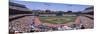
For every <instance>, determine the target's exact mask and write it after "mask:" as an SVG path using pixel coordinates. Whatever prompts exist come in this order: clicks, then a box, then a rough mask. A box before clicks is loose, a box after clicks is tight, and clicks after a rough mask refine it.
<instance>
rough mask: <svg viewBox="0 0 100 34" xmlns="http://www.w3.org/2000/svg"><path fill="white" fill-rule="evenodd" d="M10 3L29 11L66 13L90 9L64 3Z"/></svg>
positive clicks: (85, 6) (84, 6)
mask: <svg viewBox="0 0 100 34" xmlns="http://www.w3.org/2000/svg"><path fill="white" fill-rule="evenodd" d="M12 2H15V3H19V4H23V5H25V6H26V7H27V8H29V9H31V10H46V9H49V10H53V11H68V10H71V11H73V12H77V11H83V10H84V9H85V8H87V7H90V5H80V4H64V3H47V2H31V1H15V0H13V1H12Z"/></svg>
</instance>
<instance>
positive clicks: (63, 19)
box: [39, 16, 76, 24]
mask: <svg viewBox="0 0 100 34" xmlns="http://www.w3.org/2000/svg"><path fill="white" fill-rule="evenodd" d="M39 19H40V21H41V22H42V23H51V24H65V23H70V22H74V21H75V19H76V16H39Z"/></svg>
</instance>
